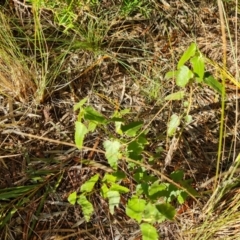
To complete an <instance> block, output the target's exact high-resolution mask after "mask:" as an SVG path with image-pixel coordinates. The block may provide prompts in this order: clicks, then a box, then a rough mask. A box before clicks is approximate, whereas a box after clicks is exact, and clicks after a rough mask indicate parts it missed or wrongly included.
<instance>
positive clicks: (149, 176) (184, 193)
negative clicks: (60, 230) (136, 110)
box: [68, 99, 196, 239]
mask: <svg viewBox="0 0 240 240" xmlns="http://www.w3.org/2000/svg"><path fill="white" fill-rule="evenodd" d="M86 101H87V99H83V100H82V101H80V102H79V103H78V104H76V105H75V107H74V110H75V111H76V110H79V114H78V119H77V121H76V124H75V126H76V129H75V143H76V145H77V147H78V148H82V147H83V143H84V139H85V137H86V135H87V134H89V133H91V132H93V131H96V129H97V128H102V129H103V130H106V129H109V127H110V126H112V125H114V126H115V132H114V133H113V134H109V133H108V136H109V139H106V140H105V141H104V142H103V147H104V149H105V152H104V155H105V157H106V159H107V161H108V164H109V165H110V167H111V169H112V172H111V173H110V172H107V173H105V174H104V176H103V177H101V176H100V175H99V174H95V175H94V176H92V177H91V178H90V179H89V180H88V181H86V182H85V183H84V184H83V185H82V186H81V188H80V191H79V192H76V191H75V192H73V193H71V194H70V195H69V197H68V201H69V202H70V203H71V204H76V203H77V204H79V205H80V206H81V208H82V211H83V214H84V217H85V219H86V221H89V220H90V218H91V216H92V214H93V213H94V207H93V205H92V203H91V202H90V200H89V199H90V196H91V195H92V194H93V193H94V192H95V191H99V192H100V194H101V196H102V198H104V199H106V200H107V201H108V204H109V211H110V213H111V214H114V210H115V208H116V207H118V206H119V204H121V205H124V203H122V202H121V200H120V199H121V198H120V197H121V195H123V194H128V201H127V203H126V204H125V205H124V207H125V210H126V214H127V215H128V216H129V217H130V218H132V219H134V220H136V221H137V222H138V223H139V225H140V229H141V232H142V235H143V239H159V236H158V233H157V229H156V228H155V227H154V224H156V223H161V222H163V221H165V220H167V219H169V220H173V219H174V217H175V215H176V210H175V207H174V205H172V203H173V202H174V201H177V202H178V203H179V204H183V203H184V201H185V200H186V198H187V197H188V196H189V195H191V196H193V195H194V196H195V195H196V192H195V190H194V189H193V188H192V187H191V185H190V181H189V180H183V172H182V171H176V172H173V173H172V174H171V175H170V178H167V177H165V179H166V180H167V181H166V182H163V181H162V180H160V176H162V174H161V173H159V172H158V171H155V170H154V169H153V168H152V165H153V164H154V162H155V160H156V159H154V157H152V158H150V157H149V159H147V160H145V157H146V154H145V148H146V147H147V146H148V144H149V142H148V140H147V136H146V134H147V130H146V129H143V122H140V121H137V122H130V123H129V122H127V121H126V120H125V115H126V114H128V109H125V110H123V111H119V112H115V113H114V114H113V115H112V116H111V117H110V118H109V119H107V118H106V117H104V116H103V115H102V114H100V113H99V112H97V111H96V110H95V109H94V108H92V107H91V106H85V105H86ZM144 155H145V156H144ZM83 161H84V163H86V164H87V163H88V162H89V160H83ZM122 162H125V163H126V164H127V169H128V170H127V171H128V173H129V174H128V175H127V174H126V173H125V172H123V171H121V170H120V168H119V166H121V164H122ZM127 176H133V179H130V180H132V181H134V182H135V183H136V185H135V190H134V191H132V192H130V189H129V188H128V186H126V184H125V183H124V182H125V181H124V180H126V179H127ZM97 182H98V184H97V185H96V183H97ZM97 186H98V187H97ZM99 186H100V187H99Z"/></svg>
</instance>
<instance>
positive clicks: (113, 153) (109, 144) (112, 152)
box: [103, 140, 121, 170]
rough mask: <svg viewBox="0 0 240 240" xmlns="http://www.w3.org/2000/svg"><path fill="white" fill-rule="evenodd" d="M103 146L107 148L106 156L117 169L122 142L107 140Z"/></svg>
mask: <svg viewBox="0 0 240 240" xmlns="http://www.w3.org/2000/svg"><path fill="white" fill-rule="evenodd" d="M103 146H104V148H105V150H106V153H105V156H106V158H107V160H108V163H109V165H110V166H111V167H112V168H113V169H115V170H117V162H118V159H119V158H120V153H119V149H120V147H121V144H120V143H119V142H118V141H117V140H114V141H109V140H106V141H105V142H104V143H103Z"/></svg>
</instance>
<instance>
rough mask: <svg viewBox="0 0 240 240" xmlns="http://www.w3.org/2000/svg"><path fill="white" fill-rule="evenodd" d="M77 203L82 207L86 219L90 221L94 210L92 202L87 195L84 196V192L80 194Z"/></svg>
mask: <svg viewBox="0 0 240 240" xmlns="http://www.w3.org/2000/svg"><path fill="white" fill-rule="evenodd" d="M77 203H78V204H79V205H80V206H81V207H82V211H83V215H84V218H85V220H86V221H87V222H89V220H90V218H91V216H92V214H93V211H94V209H93V205H92V203H90V202H89V201H88V200H87V198H86V196H84V195H83V194H81V195H80V197H79V198H78V200H77Z"/></svg>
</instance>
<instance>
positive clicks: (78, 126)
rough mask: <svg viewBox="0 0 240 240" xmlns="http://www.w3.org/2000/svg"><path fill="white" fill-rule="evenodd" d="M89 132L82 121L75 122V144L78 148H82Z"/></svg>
mask: <svg viewBox="0 0 240 240" xmlns="http://www.w3.org/2000/svg"><path fill="white" fill-rule="evenodd" d="M87 133H88V129H87V128H86V126H85V125H84V124H83V123H81V122H78V121H77V122H75V136H74V138H75V144H76V146H77V147H78V148H82V146H83V140H84V137H85V135H86V134H87Z"/></svg>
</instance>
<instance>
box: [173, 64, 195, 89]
mask: <svg viewBox="0 0 240 240" xmlns="http://www.w3.org/2000/svg"><path fill="white" fill-rule="evenodd" d="M193 76H194V75H193V72H192V71H191V70H190V69H189V68H188V67H187V66H185V65H184V66H181V67H180V68H179V70H178V72H177V78H176V84H177V85H178V86H179V87H185V86H186V85H187V84H188V82H189V80H190V79H191V78H193Z"/></svg>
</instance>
